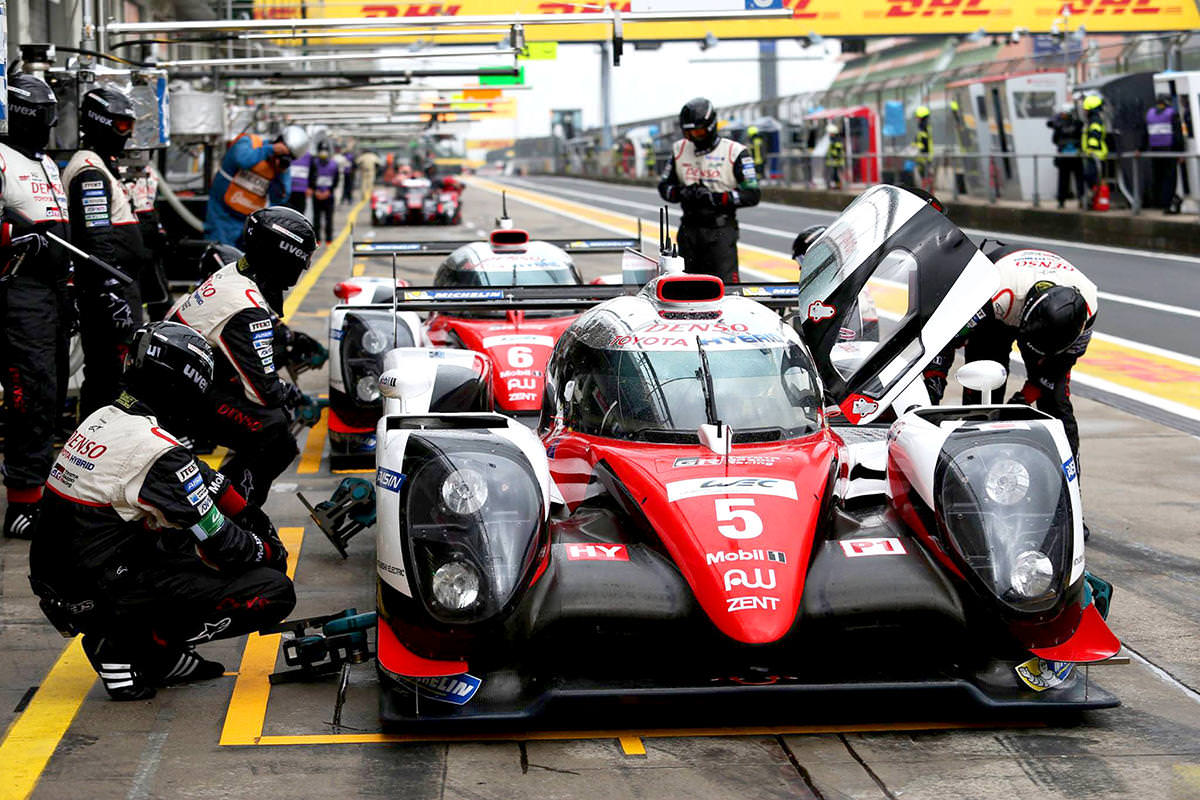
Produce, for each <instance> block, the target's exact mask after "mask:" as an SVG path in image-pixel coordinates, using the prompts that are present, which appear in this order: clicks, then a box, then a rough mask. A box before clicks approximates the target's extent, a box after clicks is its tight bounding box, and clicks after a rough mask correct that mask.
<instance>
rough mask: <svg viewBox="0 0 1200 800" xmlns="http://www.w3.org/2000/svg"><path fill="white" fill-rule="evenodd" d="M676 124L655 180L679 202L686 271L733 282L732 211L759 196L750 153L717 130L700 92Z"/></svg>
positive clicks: (734, 218) (734, 233)
mask: <svg viewBox="0 0 1200 800" xmlns="http://www.w3.org/2000/svg"><path fill="white" fill-rule="evenodd" d="M679 126H680V127H681V128H682V129H683V138H682V139H680V140H679V141H677V142H675V144H674V145H673V146H672V148H671V159H670V161H668V162H667V166H666V169H664V170H663V173H662V179H661V180H660V181H659V183H658V193H659V195H661V196H662V198H663V199H664V200H666V201H667V202H669V203H679V204H680V205H681V206H682V207H683V219H682V221H680V223H679V235H678V240H679V254H680V255H682V256H683V259H684V264H685V265H686V269H687V271H688V272H695V273H702V274H706V275H716V276H717V277H719V278H721V280H723V281H725V282H726V283H737V282H738V255H737V241H738V225H737V216H736V211H737V209H739V208H745V207H747V206H754V205H758V200H759V197H760V196H761V192H760V191H759V188H758V175H757V173H756V171H755V168H754V159H753V158H752V157H751V155H750V152H749V151H748V150H747V149H746V147H745V146H744V145H741V144H738V143H737V142H735V141H733V140H732V139H725V138H721V137H719V136H717V111H716V109H715V108H713V104H712V103H710V102H709V101H708V100H706V99H705V98H703V97H697V98H695V99H693V100H689V101H688V102H687V104H686V105H685V106H684V107H683V109H682V110H681V111H680V112H679Z"/></svg>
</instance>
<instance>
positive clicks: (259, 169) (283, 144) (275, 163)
mask: <svg viewBox="0 0 1200 800" xmlns="http://www.w3.org/2000/svg"><path fill="white" fill-rule="evenodd" d="M307 151H308V134H307V133H305V131H304V129H303V128H301V127H300V126H299V125H289V126H288V127H286V128H284V129H283V133H281V134H280V135H279V136H278V137H276V138H275V140H274V141H273V142H265V141H264V140H263V137H262V136H259V135H258V134H253V133H244V134H242V135H241V136H239V137H238V138H237V139H235V140H234V141H233V144H232V145H230V147H229V150H227V151H226V152H225V157H224V158H222V159H221V168H220V169H219V170H218V171H217V175H216V177H215V178H214V179H213V184H212V189H210V190H209V193H208V211H207V213H206V215H205V217H204V238H206V239H208V240H210V241H214V242H221V243H222V244H228V245H233V246H234V247H238V246H240V245H239V242H240V240H241V236H242V229H243V228H244V227H245V226H246V217H248V216H250V215H251V214H253V213H254V212H255V211H258V210H259V209H260V208H266V207H267V206H268V205H277V204H280V203H283V202H285V201H286V200H287V199H288V195H289V194H291V190H292V178H291V175H290V174H289V172H288V167H289V166H291V163H292V160H293V159H297V158H299V157H300V156H302V155H304V154H305V153H306V152H307Z"/></svg>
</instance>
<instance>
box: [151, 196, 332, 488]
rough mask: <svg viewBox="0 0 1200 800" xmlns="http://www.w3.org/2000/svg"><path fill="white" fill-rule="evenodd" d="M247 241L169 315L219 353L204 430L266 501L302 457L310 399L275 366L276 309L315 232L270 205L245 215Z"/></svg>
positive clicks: (235, 476)
mask: <svg viewBox="0 0 1200 800" xmlns="http://www.w3.org/2000/svg"><path fill="white" fill-rule="evenodd" d="M244 239H245V243H246V252H245V255H243V256H242V257H241V258H240V259H238V261H237V262H236V263H234V264H229V265H227V266H225V267H223V268H222V269H219V270H217V272H215V273H214V274H213V275H212V276H211V277H210V278H209V279H208V280H206V281H205V282H204V283H202V284H200V286H199V287H198V288H197V289H196V290H195V291H193V292H192V293H191V294H188V295H185V296H184V297H182V298H180V300H179V302H178V303H176V304H175V307H174V308H173V309H172V310H171V316H170V319H172V320H174V321H176V322H182V323H184V324H186V325H190V326H191V327H193V328H195V329H196V330H197V331H199V332H200V333H201V335H203V336H204V338H205V339H207V340H208V342H209V343H210V344H211V345H212V347H213V350H214V351H215V352H217V358H216V362H217V363H216V378H215V383H216V385H215V387H214V389H213V405H214V411H213V415H212V417H211V418H210V421H209V424H208V425H207V429H208V430H206V432H209V431H211V433H212V436H213V438H214V439H215V440H216V442H217V443H218V444H223V445H226V446H227V447H229V448H230V449H232V450H233V451H234V456H233V458H232V459H230V460H229V462H228V463H226V464H225V466H224V467H222V471H223V472H224V473H225V474H226V475H228V476H229V477H230V479H231V480H232V481H233V484H234V486H235V487H237V489H238V490H239V491H240V492H241V494H242V495H243V496H244V497H245V498H246V499H247V500H248V501H249V502H251V503H253V504H255V505H262V504H263V502H265V501H266V499H267V492H268V491H269V490H270V488H271V483H272V481H274V480H275V479H276V478H277V477H279V475H280V473H282V472H283V471H284V470H285V469H287V467H288V465H289V464H291V463H292V459H294V458H295V457H296V456H297V455H299V450H298V449H297V448H296V440H295V438H293V436H292V433H291V429H290V427H291V422H292V413H294V412H295V411H296V409H298V408H300V407H301V406H305V405H311V404H312V401H311V400H310V399H309V398H308V397H307V396H305V395H304V393H303V392H301V391H300V389H299V388H297V387H296V385H295V384H294V383H292V382H290V381H286V380H284V379H283V378H281V377H280V376H279V374H278V372H277V371H276V368H275V337H276V331H275V322H274V315H273V314H272V313H271V306H274V307H275V308H276V309H277V310H278V309H280V308H281V307H282V303H283V292H284V290H286V289H289V288H291V287H292V286H294V285H295V284H296V281H297V280H299V279H300V275H301V273H303V272H304V270H305V269H307V268H308V264H309V260H310V259H311V258H312V253H313V250H315V249H316V235H315V234H314V233H313V229H312V225H311V224H310V223H309V221H308V220H307V219H305V218H304V216H303V215H302V214H300V213H299V212H297V211H294V210H293V209H290V208H287V207H286V206H272V207H271V208H264V209H262V210H261V211H256V212H254V213H253V214H251V215H250V216H249V217H248V218H247V219H246V231H245V234H244ZM268 303H269V304H270V305H268Z"/></svg>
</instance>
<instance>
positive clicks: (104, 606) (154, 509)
mask: <svg viewBox="0 0 1200 800" xmlns="http://www.w3.org/2000/svg"><path fill="white" fill-rule="evenodd" d="M212 378H213V354H212V351H211V349H210V348H209V346H208V343H207V342H205V341H204V338H203V337H201V336H200V335H199V334H198V333H196V332H195V331H193V330H191V329H189V328H187V327H185V326H183V325H179V324H176V323H172V322H154V323H150V324H149V325H146V326H145V327H142V328H140V329H139V330H138V331H136V332H135V334H134V337H133V341H132V344H131V346H130V356H129V366H128V369H127V370H126V372H125V376H124V383H123V389H124V391H122V393H121V395H120V396H119V397H118V398H117V400H116V402H115V403H114V404H112V405H109V406H105V407H103V408H101V409H99V410H97V411H95V412H94V413H92V414H91V415H90V416H89V417H88V418H87V419H86V420H84V421H83V423H82V424H81V425H80V426H79V428H78V429H77V430H76V431H75V432H74V433H73V434H72V435H71V436H70V438H68V440H67V442H66V445H65V446H64V447H63V449H62V451H61V452H60V453H59V456H58V458H57V460H56V461H55V462H54V467H53V469H52V470H51V472H50V478H49V480H48V481H47V484H46V486H47V488H48V489H49V491H48V492H47V493H46V497H45V498H44V499H43V501H42V514H43V520H44V523H43V525H42V528H41V531H40V532H39V535H38V537H37V539H35V540H34V543H33V546H32V547H31V549H30V561H29V563H30V583H31V585H32V586H33V589H34V592H35V593H36V594H37V595H38V596H39V598H40V599H41V606H42V609H43V611H44V612H45V613H46V616H47V617H48V618H49V619H50V621H51V622H52V623H54V625H55V627H57V628H58V629H59V630H61V631H62V632H63V633H64V635H70V636H73V635H75V634H76V633H82V634H83V650H84V653H85V654H86V655H87V658H88V660H89V661H90V662H91V664H92V667H93V668H94V669H95V670H96V672H97V673H99V675H100V679H101V681H102V682H103V683H104V688H105V689H106V690H107V691H108V694H109V696H110V697H112V699H114V700H141V699H145V698H147V697H151V696H153V695H154V693H155V688H156V687H158V686H168V685H171V684H177V683H185V682H190V681H197V680H208V679H212V678H216V677H219V676H220V675H221V674H222V673H223V672H224V671H225V668H224V666H222V665H221V664H219V663H217V662H215V661H209V660H207V659H205V658H202V657H201V656H199V655H198V654H197V653H196V651H195V647H196V645H198V644H200V643H202V642H206V641H210V640H213V639H222V638H228V637H231V636H240V635H241V634H244V633H248V632H250V631H255V630H260V629H262V628H263V627H265V626H268V625H271V624H273V623H275V622H278V621H279V620H280V619H282V618H283V617H284V616H286V615H287V613H288V612H289V611H291V609H292V607H293V606H294V605H295V602H296V595H295V590H294V588H293V586H292V582H291V580H290V579H289V578H288V577H287V575H286V574H285V572H284V570H285V567H286V563H287V551H286V549H285V548H284V546H283V544H282V543H281V542H280V540H279V538H278V536H277V535H276V532H275V528H274V526H272V524H271V522H270V520H269V519H268V518H267V517H266V515H265V514H263V513H262V511H260V510H259V509H258V508H256V507H254V506H250V505H247V504H246V502H245V501H244V500H243V498H242V497H241V496H240V495H239V494H238V492H237V491H236V490H235V489H233V488H232V487H231V485H230V484H229V481H228V480H227V479H226V477H225V476H224V475H221V474H220V473H216V472H213V471H212V470H211V469H209V468H208V467H207V466H206V465H205V464H203V463H201V462H199V461H198V460H197V459H196V458H195V456H194V455H193V454H192V453H191V451H189V450H188V449H187V448H185V447H184V446H182V445H181V444H180V443H179V441H178V440H177V439H176V438H175V435H174V434H173V433H172V432H171V431H172V430H174V429H175V428H176V426H177V425H179V424H181V423H183V422H184V421H185V420H186V419H187V416H188V415H189V414H193V413H195V412H196V410H197V409H198V408H199V407H201V405H202V404H203V403H204V401H205V395H206V394H207V393H208V391H209V389H210V388H211V384H212Z"/></svg>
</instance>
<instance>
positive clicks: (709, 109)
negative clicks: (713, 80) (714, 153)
mask: <svg viewBox="0 0 1200 800" xmlns="http://www.w3.org/2000/svg"><path fill="white" fill-rule="evenodd" d="M679 127H680V128H682V129H683V135H684V136H685V137H687V138H688V139H690V140H691V141H692V143H693V144H695V145H696V148H697V149H699V150H708V149H711V148H712V146H713V144H715V143H716V140H717V110H716V108H714V107H713V104H712V102H711V101H709V100H708V98H706V97H694V98H692V99H691V100H688V101H687V102H686V103H684V105H683V108H681V109H680V110H679Z"/></svg>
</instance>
